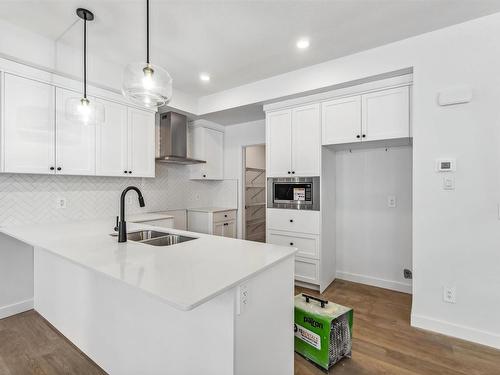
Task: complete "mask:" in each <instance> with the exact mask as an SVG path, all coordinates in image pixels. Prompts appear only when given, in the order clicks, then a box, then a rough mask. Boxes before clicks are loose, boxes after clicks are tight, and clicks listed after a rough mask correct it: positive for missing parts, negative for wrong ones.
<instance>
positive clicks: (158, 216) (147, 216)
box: [127, 212, 174, 223]
mask: <svg viewBox="0 0 500 375" xmlns="http://www.w3.org/2000/svg"><path fill="white" fill-rule="evenodd" d="M173 218H174V217H173V216H172V215H167V214H164V213H161V212H147V213H143V214H135V215H130V217H128V218H127V221H129V222H131V223H142V222H144V221H156V220H166V219H173Z"/></svg>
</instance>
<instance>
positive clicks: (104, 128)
mask: <svg viewBox="0 0 500 375" xmlns="http://www.w3.org/2000/svg"><path fill="white" fill-rule="evenodd" d="M99 102H100V103H101V104H103V105H104V108H105V113H106V116H105V121H104V122H103V123H101V124H97V125H96V174H97V175H99V176H129V177H130V176H131V177H154V176H155V159H154V157H155V147H154V146H155V115H154V113H150V112H146V111H142V110H139V109H135V108H127V107H126V106H125V105H122V104H118V103H114V102H110V101H105V100H99Z"/></svg>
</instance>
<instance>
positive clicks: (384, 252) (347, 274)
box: [326, 146, 412, 293]
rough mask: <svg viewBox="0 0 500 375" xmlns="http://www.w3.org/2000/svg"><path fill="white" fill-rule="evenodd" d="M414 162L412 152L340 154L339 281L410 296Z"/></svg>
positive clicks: (337, 189) (337, 188)
mask: <svg viewBox="0 0 500 375" xmlns="http://www.w3.org/2000/svg"><path fill="white" fill-rule="evenodd" d="M411 156H412V149H411V146H405V147H394V148H387V151H386V149H385V148H375V149H367V150H361V149H359V150H352V152H349V151H348V150H346V151H337V152H336V158H335V159H336V174H335V192H336V197H335V201H336V213H337V218H336V219H337V220H336V222H337V223H336V249H337V277H339V278H341V279H345V280H351V281H355V282H362V283H365V284H370V285H375V286H380V287H383V288H389V289H393V290H398V291H402V292H407V293H411V281H410V280H405V279H404V277H403V269H404V268H408V269H411V258H412V251H411V242H412V238H411V231H412V223H411V215H412V211H411V203H412V197H411V175H412V157H411ZM389 196H395V197H396V207H395V208H390V207H388V197H389ZM326 225H328V224H326Z"/></svg>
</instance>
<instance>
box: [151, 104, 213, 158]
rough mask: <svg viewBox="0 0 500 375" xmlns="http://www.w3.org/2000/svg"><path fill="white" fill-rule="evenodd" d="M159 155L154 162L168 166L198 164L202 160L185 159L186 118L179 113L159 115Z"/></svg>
mask: <svg viewBox="0 0 500 375" xmlns="http://www.w3.org/2000/svg"><path fill="white" fill-rule="evenodd" d="M159 142H160V148H159V150H160V151H159V155H158V157H157V158H156V161H157V162H159V163H170V164H185V165H187V164H200V163H206V161H204V160H196V159H191V158H188V157H187V117H186V116H184V115H181V114H180V113H175V112H167V113H161V114H160V128H159Z"/></svg>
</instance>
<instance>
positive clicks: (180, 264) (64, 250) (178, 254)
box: [0, 220, 296, 310]
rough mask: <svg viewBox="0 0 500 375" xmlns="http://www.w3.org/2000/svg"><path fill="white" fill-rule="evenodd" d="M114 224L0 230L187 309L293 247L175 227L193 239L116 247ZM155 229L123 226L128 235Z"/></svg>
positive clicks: (290, 253) (291, 252) (268, 264)
mask: <svg viewBox="0 0 500 375" xmlns="http://www.w3.org/2000/svg"><path fill="white" fill-rule="evenodd" d="M114 224H115V223H114V222H113V220H101V221H89V222H70V223H62V224H54V223H52V224H30V225H18V226H10V227H3V228H0V232H2V233H4V234H6V235H8V236H11V237H14V238H16V239H18V240H20V241H22V242H25V243H27V244H29V245H32V246H34V247H40V248H43V249H45V250H47V251H50V252H52V253H54V254H57V255H59V256H61V257H63V258H66V259H68V260H70V261H72V262H74V263H77V264H79V265H81V266H83V267H86V268H88V269H90V270H93V271H95V272H98V273H101V274H104V275H107V276H109V277H111V278H114V279H117V280H120V281H122V282H124V283H126V284H128V285H130V286H132V287H136V288H139V289H141V290H143V291H144V292H146V293H149V294H151V295H153V296H155V297H158V298H160V299H162V300H163V301H164V302H166V303H167V304H169V305H171V306H173V307H175V308H177V309H180V310H191V309H193V308H195V307H197V306H199V305H201V304H203V303H204V302H206V301H208V300H210V299H212V298H213V297H215V296H217V295H219V294H221V293H223V292H225V291H227V290H229V289H231V288H233V287H235V286H237V285H239V284H240V283H241V282H243V281H244V280H247V279H249V278H251V277H253V276H255V275H256V274H258V273H259V272H262V271H263V270H265V269H267V268H269V267H271V266H273V265H274V264H277V263H279V262H280V261H282V260H284V259H285V258H288V257H291V256H293V255H294V253H295V252H296V249H295V248H292V247H283V246H277V245H271V244H264V243H258V242H250V241H243V240H237V239H231V238H225V237H217V236H211V235H207V234H201V233H193V232H186V231H180V230H174V229H165V228H155V229H156V230H158V231H163V232H165V231H168V232H169V233H177V234H183V235H187V236H190V237H197V239H195V240H192V241H187V242H183V243H180V244H176V245H172V246H164V247H159V246H151V245H147V244H142V243H137V242H132V241H128V242H126V243H118V242H117V238H116V237H111V236H110V235H109V234H110V233H112V232H113V226H114ZM142 228H144V229H151V228H154V227H151V226H148V225H145V224H141V223H132V222H128V223H127V229H128V231H129V232H131V231H134V230H138V229H142Z"/></svg>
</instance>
